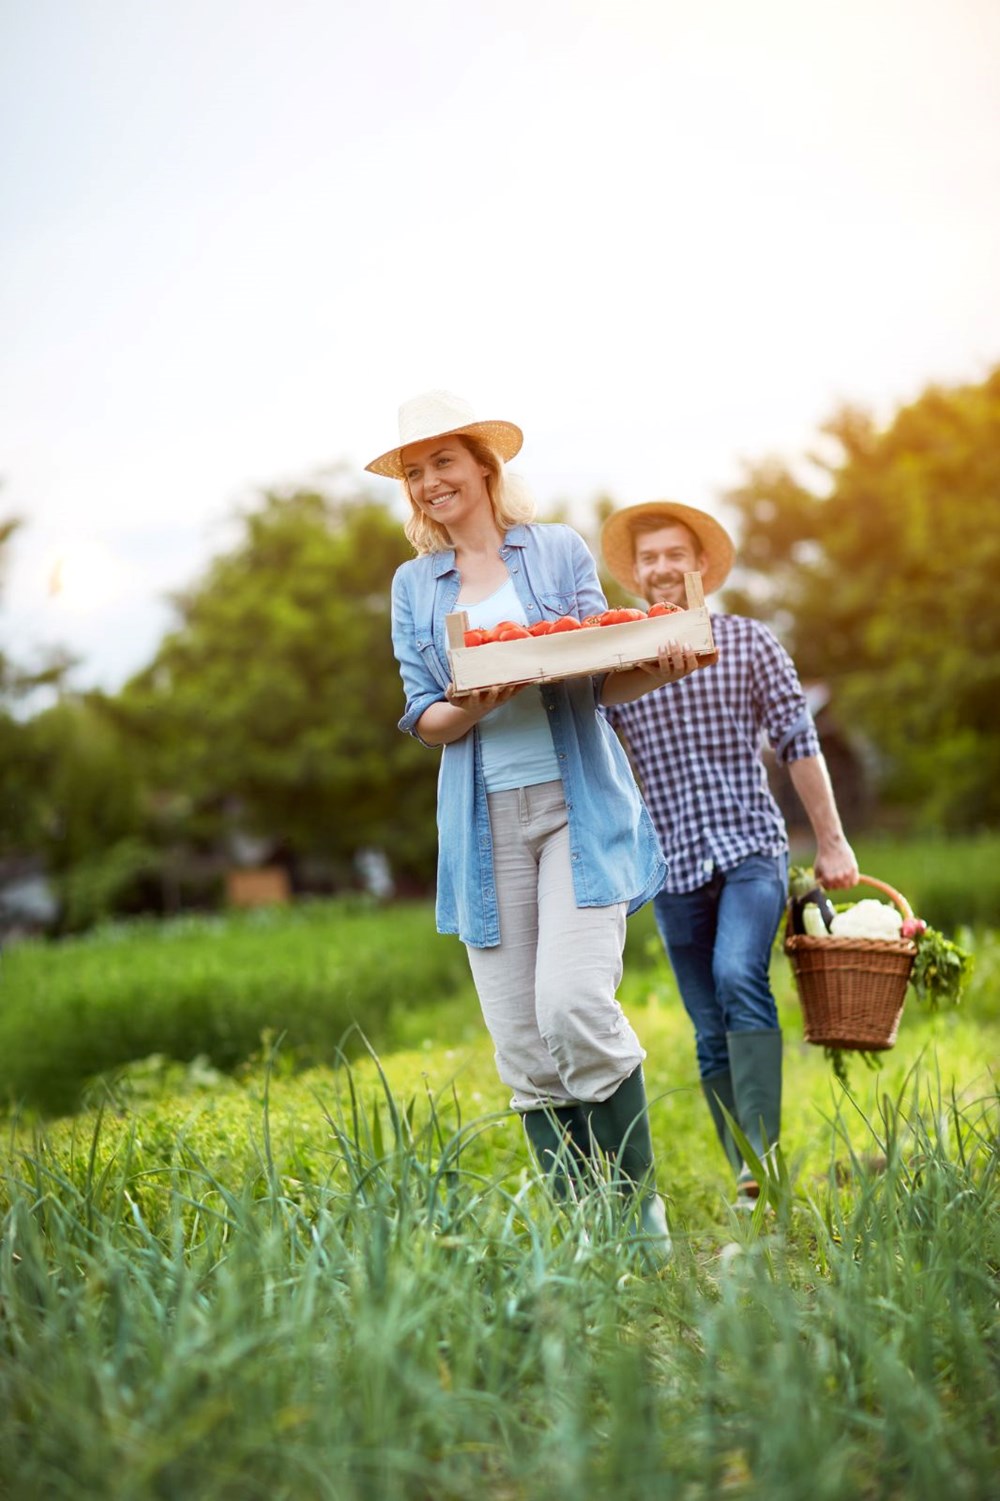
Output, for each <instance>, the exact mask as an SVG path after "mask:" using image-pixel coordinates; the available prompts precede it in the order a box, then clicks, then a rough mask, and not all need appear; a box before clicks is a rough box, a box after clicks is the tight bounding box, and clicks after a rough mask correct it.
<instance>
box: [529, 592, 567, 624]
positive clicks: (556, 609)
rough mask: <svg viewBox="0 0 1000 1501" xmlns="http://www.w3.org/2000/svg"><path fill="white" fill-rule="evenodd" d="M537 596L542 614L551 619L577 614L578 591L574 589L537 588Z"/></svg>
mask: <svg viewBox="0 0 1000 1501" xmlns="http://www.w3.org/2000/svg"><path fill="white" fill-rule="evenodd" d="M535 597H536V599H537V600H538V603H539V605H540V607H541V610H542V614H543V615H545V616H547V617H549V618H550V619H551V618H558V617H559V616H560V615H575V614H576V591H575V590H573V589H537V590H536V591H535Z"/></svg>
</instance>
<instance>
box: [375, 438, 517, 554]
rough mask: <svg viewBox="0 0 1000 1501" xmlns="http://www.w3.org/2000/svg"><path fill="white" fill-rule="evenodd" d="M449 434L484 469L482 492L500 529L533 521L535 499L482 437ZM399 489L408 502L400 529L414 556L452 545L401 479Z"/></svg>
mask: <svg viewBox="0 0 1000 1501" xmlns="http://www.w3.org/2000/svg"><path fill="white" fill-rule="evenodd" d="M453 436H454V437H455V439H456V441H457V442H459V443H461V444H462V445H463V447H465V448H467V449H468V451H469V453H471V455H472V457H473V458H474V459H475V461H476V463H477V464H481V465H482V466H483V468H484V469H485V470H486V493H487V495H488V496H489V498H490V505H491V506H492V508H493V516H494V519H495V521H496V524H497V526H498V527H499V529H500V531H501V532H506V531H509V530H510V528H511V527H512V526H517V525H518V524H519V523H520V522H524V521H533V520H534V518H535V502H534V501H533V500H532V498H531V496H530V495H529V494H528V491H527V489H526V488H525V487H524V485H523V484H522V483H521V481H520V480H518V479H516V478H515V477H514V476H513V475H511V474H507V473H506V471H505V470H504V467H503V460H502V459H501V457H500V455H499V454H498V453H495V452H494V451H493V449H492V448H490V446H489V444H488V443H484V442H483V440H482V438H475V437H473V436H472V434H471V433H455V434H454V435H453ZM402 491H403V494H404V496H405V497H406V499H407V500H408V501H409V503H410V515H409V518H408V519H407V521H406V523H405V524H404V526H403V531H404V532H405V533H406V536H407V539H408V541H409V542H410V544H411V546H412V547H413V550H414V552H415V553H416V554H417V555H418V556H421V555H422V554H424V553H429V552H448V551H449V549H450V548H451V547H452V546H453V545H454V544H453V543H452V540H451V538H450V537H449V535H448V529H447V527H445V526H443V525H442V524H441V522H440V521H435V520H434V518H433V516H427V515H425V514H424V512H423V511H422V510H421V509H420V507H419V506H418V505H416V504H415V502H414V499H413V496H412V495H411V494H410V487H409V485H408V484H407V482H406V480H405V479H404V480H403V481H402Z"/></svg>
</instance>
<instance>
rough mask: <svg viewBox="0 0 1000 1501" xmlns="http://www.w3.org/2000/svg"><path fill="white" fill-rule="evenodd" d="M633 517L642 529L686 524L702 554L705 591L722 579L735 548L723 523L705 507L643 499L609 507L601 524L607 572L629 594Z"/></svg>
mask: <svg viewBox="0 0 1000 1501" xmlns="http://www.w3.org/2000/svg"><path fill="white" fill-rule="evenodd" d="M637 521H641V522H642V531H644V532H645V531H656V529H657V526H670V525H672V524H674V523H676V522H680V523H681V524H682V525H683V526H686V527H688V528H689V529H690V530H691V531H692V532H693V533H694V535H695V537H696V538H697V541H698V546H699V550H700V551H701V552H702V553H704V555H705V566H704V568H703V569H702V571H701V581H702V587H703V588H704V590H705V593H706V594H711V593H712V591H713V590H714V589H718V588H720V587H721V586H722V584H724V583H725V581H726V577H727V575H728V573H729V570H730V569H731V568H732V566H733V561H734V559H735V557H736V549H735V547H734V546H733V543H732V539H731V537H730V535H729V533H728V532H727V531H726V529H725V527H723V526H720V525H719V523H718V522H717V521H716V520H715V518H714V517H712V516H710V515H709V514H708V512H707V511H699V510H697V509H696V508H695V507H694V506H682V505H680V504H679V503H678V502H677V501H674V500H646V501H643V502H642V504H641V505H637V506H625V507H623V509H622V510H620V511H613V512H612V513H611V515H610V516H609V517H608V519H607V521H606V522H605V523H604V526H603V527H602V528H601V548H602V550H603V552H604V561H605V562H606V563H607V565H608V571H609V573H611V574H612V575H613V576H614V578H615V579H617V581H618V583H619V584H621V586H622V588H623V589H628V590H629V592H630V593H631V594H635V593H637V592H638V590H637V585H636V580H635V539H636V536H637V530H636V525H635V524H636V522H637Z"/></svg>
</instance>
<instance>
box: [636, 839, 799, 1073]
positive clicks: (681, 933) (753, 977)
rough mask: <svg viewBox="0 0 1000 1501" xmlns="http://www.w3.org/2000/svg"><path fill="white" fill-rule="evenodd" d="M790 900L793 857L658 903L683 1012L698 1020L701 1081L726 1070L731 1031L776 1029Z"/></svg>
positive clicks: (768, 858)
mask: <svg viewBox="0 0 1000 1501" xmlns="http://www.w3.org/2000/svg"><path fill="white" fill-rule="evenodd" d="M787 896H788V856H787V855H750V856H749V857H748V858H747V859H746V860H741V861H740V863H739V865H734V866H733V868H732V870H725V871H721V870H719V871H716V872H715V874H714V875H713V877H712V879H711V880H710V881H709V882H707V884H706V885H704V886H699V887H698V889H697V890H696V891H685V892H682V893H681V894H679V895H677V894H675V893H672V892H668V891H661V892H660V894H659V896H657V897H656V898H655V899H654V901H653V909H654V911H655V913H656V925H657V927H658V928H659V930H660V937H661V938H662V939H663V942H664V946H665V947H666V950H667V954H668V956H669V958H670V963H671V965H672V967H673V971H674V975H675V976H676V978H677V984H678V987H679V989H680V993H681V999H682V1001H683V1002H684V1006H685V1009H686V1011H687V1013H688V1015H689V1016H690V1018H691V1020H692V1022H693V1023H694V1031H695V1045H696V1049H697V1054H698V1071H699V1074H700V1076H701V1078H703V1079H707V1078H709V1077H710V1076H711V1075H712V1074H718V1073H722V1072H723V1071H724V1070H726V1069H728V1068H729V1052H728V1048H727V1046H726V1033H727V1032H765V1031H769V1030H771V1029H773V1028H775V1027H777V1025H778V1010H777V1007H776V1005H775V1001H774V995H773V993H772V991H771V981H770V977H769V974H768V970H769V966H770V961H771V947H772V945H773V943H774V939H775V935H776V934H777V931H778V924H779V923H780V922H781V917H782V913H783V912H784V909H785V902H786V900H787Z"/></svg>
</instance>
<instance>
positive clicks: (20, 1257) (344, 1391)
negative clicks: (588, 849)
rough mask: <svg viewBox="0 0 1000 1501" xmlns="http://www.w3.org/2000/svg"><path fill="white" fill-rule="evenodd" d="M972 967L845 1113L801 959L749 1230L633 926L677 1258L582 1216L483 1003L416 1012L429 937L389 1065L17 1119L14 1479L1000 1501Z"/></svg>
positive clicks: (349, 1066) (285, 1073)
mask: <svg viewBox="0 0 1000 1501" xmlns="http://www.w3.org/2000/svg"><path fill="white" fill-rule="evenodd" d="M877 873H878V874H880V875H882V874H884V872H883V871H879V872H877ZM887 878H889V879H892V877H891V876H889V877H887ZM393 920H394V919H393V915H392V914H383V915H382V921H383V923H385V924H387V925H389V924H391V923H392V922H393ZM315 921H317V922H320V919H319V917H318V915H317V916H315ZM419 921H420V917H419V914H418V913H414V914H413V916H412V922H413V924H414V926H413V927H411V928H409V929H407V932H408V934H410V935H411V937H410V939H409V941H411V942H413V943H414V944H415V948H416V949H419V947H420V943H419V940H418V939H414V938H413V937H412V935H413V934H414V933H415V932H416V931H417V930H418V928H419ZM423 921H424V923H425V925H429V924H430V917H429V914H428V913H426V912H425V913H424V914H423ZM279 926H280V924H279ZM320 926H321V927H322V923H320ZM348 926H349V925H348ZM292 931H293V933H297V935H298V936H297V938H293V939H290V940H286V939H283V940H282V942H284V943H285V944H286V947H285V948H284V949H282V952H283V953H285V954H286V955H290V954H292V953H293V951H295V950H296V948H297V951H298V952H299V953H300V954H302V953H303V952H304V947H303V946H304V942H305V940H304V938H303V930H302V929H301V928H300V929H295V928H294V924H293V927H292ZM338 932H339V934H340V941H341V943H342V944H346V943H347V938H348V935H347V930H346V928H345V926H344V921H343V914H341V921H340V922H339V924H338ZM398 933H399V930H398V927H397V929H396V940H397V944H396V946H397V949H398ZM428 934H429V927H428ZM429 939H430V943H431V944H432V945H433V944H434V943H436V942H438V940H435V939H434V938H433V936H432V935H430V934H429ZM144 941H145V940H144ZM971 941H973V938H971V937H970V942H971ZM118 942H119V944H120V945H124V946H125V949H126V950H127V943H128V937H127V935H125V936H121V935H120V936H119V939H118ZM352 942H353V943H354V945H355V946H357V945H359V944H362V943H365V944H368V945H373V946H374V952H373V953H367V952H366V953H364V954H362V955H361V956H360V958H361V962H360V965H359V968H360V969H361V971H363V972H366V973H369V972H370V973H375V972H377V968H378V965H377V957H378V952H379V950H380V949H386V948H389V947H391V944H392V942H393V937H392V934H390V933H389V932H388V930H387V928H383V927H382V926H380V923H379V922H378V921H375V920H374V919H369V918H368V917H367V916H366V917H365V921H364V923H363V924H362V925H361V926H360V927H358V928H356V929H354V930H353V939H352ZM974 946H975V949H976V973H975V976H974V980H973V984H972V987H971V988H970V991H969V993H968V995H967V997H966V999H965V1002H964V1003H963V1005H962V1006H961V1007H960V1008H958V1010H956V1011H952V1012H948V1013H944V1012H939V1013H933V1012H926V1011H922V1010H921V1009H920V1008H919V1007H917V1006H916V1005H915V1004H914V1003H913V1002H910V1003H908V1006H907V1010H906V1013H905V1015H904V1019H903V1023H902V1026H901V1029H900V1037H899V1042H898V1045H897V1047H896V1048H895V1049H894V1050H892V1051H891V1052H890V1053H889V1054H887V1055H885V1058H884V1061H883V1066H882V1068H881V1069H880V1070H878V1071H877V1072H872V1071H870V1070H868V1069H867V1068H865V1067H864V1066H863V1065H862V1064H861V1063H860V1062H859V1061H858V1060H856V1059H855V1060H854V1061H853V1065H852V1067H851V1069H850V1082H851V1092H850V1093H849V1094H845V1092H844V1090H843V1089H842V1088H841V1086H840V1084H839V1083H838V1082H837V1081H836V1079H835V1078H834V1076H833V1074H832V1071H831V1068H830V1066H829V1063H828V1062H827V1061H826V1060H825V1059H824V1057H823V1055H822V1052H821V1051H820V1050H818V1049H815V1048H810V1047H808V1046H806V1045H805V1044H804V1043H802V1041H801V1021H800V1018H799V1016H798V1013H797V1004H796V1001H795V998H794V995H793V991H792V985H791V979H790V975H789V973H788V969H787V965H786V963H785V961H784V959H783V957H781V956H780V955H776V958H775V969H774V973H775V978H776V984H777V988H778V993H779V997H780V1006H781V1015H782V1024H783V1026H784V1029H785V1034H786V1102H785V1120H784V1131H783V1148H784V1157H785V1162H786V1166H787V1179H786V1180H785V1182H784V1184H783V1186H782V1187H781V1189H780V1191H778V1192H777V1193H776V1195H775V1204H774V1207H773V1209H772V1210H770V1211H769V1212H767V1213H764V1212H759V1213H758V1215H757V1216H756V1217H755V1218H754V1219H753V1220H752V1221H749V1222H748V1221H746V1220H745V1219H740V1218H737V1217H736V1216H734V1215H733V1213H732V1212H731V1210H730V1209H729V1207H728V1202H729V1198H730V1185H729V1183H728V1181H727V1176H726V1173H725V1172H724V1164H723V1161H722V1158H721V1154H720V1153H719V1151H718V1149H717V1147H716V1145H715V1143H714V1137H713V1135H712V1132H711V1127H710V1123H709V1121H708V1116H707V1112H706V1111H705V1108H704V1106H703V1104H702V1102H701V1098H700V1092H699V1089H698V1086H697V1081H696V1074H695V1068H694V1059H693V1050H692V1045H691V1039H690V1035H689V1028H688V1024H687V1021H686V1019H685V1017H684V1016H683V1014H682V1011H681V1008H680V1005H679V1002H678V1000H677V996H676V991H675V989H674V986H673V982H672V979H671V977H670V975H669V971H668V970H667V968H666V966H665V964H663V963H662V961H661V960H660V959H659V956H658V951H657V949H656V946H655V939H654V937H653V935H652V934H651V930H650V928H649V927H648V926H647V925H646V923H645V921H643V922H639V923H636V924H635V925H634V926H633V929H632V931H631V933H630V952H631V960H630V962H629V963H628V965H627V973H626V981H625V984H624V986H623V990H622V1000H623V1004H624V1005H625V1008H626V1010H627V1011H628V1012H629V1014H630V1016H631V1017H632V1019H633V1021H634V1022H635V1024H636V1027H637V1030H638V1031H639V1033H640V1036H641V1037H642V1039H643V1041H644V1043H645V1046H646V1048H647V1052H648V1058H647V1064H646V1072H647V1082H648V1088H649V1093H650V1096H651V1098H652V1100H653V1105H652V1122H653V1134H654V1144H655V1147H656V1151H657V1158H658V1171H659V1182H660V1187H661V1189H662V1190H663V1191H664V1192H665V1194H666V1195H667V1197H668V1202H669V1209H670V1217H671V1222H672V1227H673V1230H674V1235H675V1245H676V1253H675V1258H674V1262H673V1264H672V1265H671V1267H669V1268H668V1269H667V1270H666V1271H665V1272H664V1273H662V1274H660V1275H659V1276H652V1275H650V1274H649V1273H648V1272H647V1271H646V1269H645V1267H644V1264H643V1262H642V1260H641V1256H640V1255H639V1253H638V1251H637V1249H636V1247H635V1246H634V1245H631V1244H629V1242H628V1241H627V1240H625V1239H623V1237H622V1233H621V1230H620V1226H619V1223H618V1219H617V1214H616V1205H615V1202H614V1201H613V1199H610V1198H609V1196H608V1195H607V1194H605V1193H602V1192H601V1191H600V1189H596V1190H595V1191H594V1192H593V1193H592V1194H591V1195H590V1196H589V1197H587V1198H585V1199H584V1200H583V1202H581V1203H580V1204H579V1205H577V1206H574V1207H573V1208H572V1209H571V1210H570V1211H565V1210H557V1209H555V1208H554V1207H553V1206H552V1204H551V1203H550V1201H549V1198H548V1196H547V1193H546V1191H545V1188H544V1185H543V1184H542V1183H541V1182H539V1181H538V1180H537V1178H536V1175H535V1173H534V1170H533V1166H532V1163H531V1160H530V1158H529V1156H528V1153H527V1151H526V1148H525V1145H524V1142H523V1138H522V1136H521V1132H520V1129H519V1127H518V1123H517V1122H516V1121H515V1120H514V1119H512V1117H511V1116H510V1114H509V1112H508V1111H507V1108H506V1103H507V1102H506V1096H505V1091H504V1089H503V1087H502V1086H501V1085H500V1084H499V1082H498V1081H497V1079H496V1076H495V1072H494V1069H493V1063H492V1057H491V1050H490V1046H489V1043H488V1039H487V1038H486V1036H485V1034H484V1031H483V1028H482V1023H481V1021H480V1019H479V1016H478V1010H477V1008H476V1003H475V1000H474V997H473V995H472V992H471V988H470V987H469V986H468V984H467V983H463V984H456V986H455V987H454V988H453V989H450V990H449V989H447V988H446V989H445V990H444V992H443V993H441V992H438V991H437V990H435V991H434V992H433V993H432V994H431V995H430V996H428V995H426V994H421V992H420V987H419V984H418V983H417V979H416V977H417V975H418V973H419V955H416V956H415V957H414V960H413V963H412V965H411V966H410V973H411V979H412V981H413V983H412V984H411V987H410V993H409V997H408V999H405V1001H404V1003H403V1004H397V1005H395V1006H394V1008H393V1020H392V1027H391V1038H392V1045H391V1047H383V1046H381V1045H380V1047H379V1049H378V1053H377V1055H376V1054H375V1053H374V1052H372V1053H368V1052H366V1051H365V1049H364V1047H363V1044H362V1043H361V1042H360V1039H359V1038H357V1036H355V1038H354V1041H353V1045H352V1046H351V1048H350V1049H349V1050H347V1051H345V1055H344V1058H343V1061H342V1062H341V1063H340V1065H339V1066H338V1065H337V1064H336V1063H334V1064H329V1065H322V1066H316V1065H313V1066H309V1067H303V1066H302V1062H303V1059H302V1058H301V1057H300V1056H297V1055H296V1054H295V1053H294V1051H293V1050H291V1049H288V1050H286V1049H284V1048H283V1046H282V1045H281V1044H280V1043H277V1045H275V1041H273V1040H272V1041H268V1040H267V1039H265V1040H264V1042H263V1044H261V1043H260V1041H259V1040H258V1046H257V1050H256V1051H257V1056H256V1057H251V1058H249V1059H248V1060H247V1061H246V1062H245V1063H244V1064H242V1065H234V1066H233V1067H231V1068H230V1069H228V1070H227V1071H225V1072H223V1071H222V1070H221V1069H220V1068H219V1067H218V1064H217V1063H215V1062H212V1061H211V1060H209V1059H208V1058H206V1057H201V1058H194V1059H192V1058H190V1057H188V1058H186V1059H183V1060H181V1059H176V1058H175V1059H173V1060H171V1059H170V1058H169V1057H168V1056H167V1055H166V1054H163V1053H160V1054H158V1055H154V1056H148V1057H145V1058H141V1059H138V1060H135V1061H133V1062H132V1063H130V1064H127V1065H124V1066H120V1067H118V1068H116V1069H115V1070H113V1071H112V1072H111V1073H110V1074H106V1075H104V1076H102V1077H101V1078H100V1079H98V1080H95V1081H93V1082H91V1084H90V1085H89V1086H88V1090H87V1093H86V1098H85V1104H84V1107H83V1108H82V1109H80V1110H79V1111H77V1112H76V1113H75V1114H72V1115H68V1116H66V1117H64V1118H62V1119H57V1120H50V1121H48V1122H46V1123H41V1122H38V1121H36V1122H34V1123H32V1121H31V1120H30V1119H28V1118H27V1117H25V1116H21V1117H17V1116H12V1117H11V1118H10V1120H9V1122H8V1125H7V1128H6V1151H5V1164H4V1172H3V1177H2V1181H0V1200H2V1204H3V1211H4V1219H3V1236H2V1241H0V1495H10V1496H12V1497H17V1498H18V1501H20V1498H22V1497H24V1498H33V1497H36V1496H37V1497H45V1498H49V1497H52V1498H66V1501H69V1498H73V1501H76V1498H83V1497H88V1498H89V1497H92V1496H95V1495H100V1496H101V1497H107V1498H109V1501H145V1498H146V1497H149V1498H160V1497H174V1496H177V1497H181V1496H183V1497H186V1498H187V1497H191V1498H195V1501H201V1498H205V1501H209V1498H211V1501H219V1498H222V1501H228V1498H233V1501H237V1498H240V1501H242V1498H256V1497H262V1498H263V1497H267V1498H278V1501H284V1498H289V1501H290V1498H293V1497H294V1498H296V1501H301V1498H312V1497H316V1498H323V1501H326V1498H330V1501H354V1498H368V1497H378V1498H386V1501H396V1498H400V1501H410V1498H428V1501H430V1498H434V1501H438V1498H456V1501H459V1498H461V1501H465V1498H468V1497H472V1496H481V1497H482V1498H483V1501H535V1498H546V1501H548V1498H555V1501H563V1498H565V1501H569V1498H574V1501H577V1498H580V1497H588V1498H589V1497H600V1496H604V1495H606V1494H613V1495H615V1496H616V1497H617V1498H621V1501H631V1498H639V1497H643V1498H647V1497H649V1496H651V1495H655V1496H657V1497H660V1496H663V1497H667V1498H671V1497H678V1498H685V1501H701V1498H705V1501H709V1498H714V1497H717V1496H725V1497H735V1498H741V1497H766V1498H768V1501H772V1498H774V1501H801V1498H802V1497H803V1496H809V1497H810V1498H816V1501H841V1498H843V1501H848V1498H850V1501H855V1498H858V1497H860V1498H872V1501H875V1498H883V1497H887V1498H893V1501H896V1498H898V1501H910V1498H918V1501H922V1498H924V1497H926V1498H928V1501H930V1498H932V1497H933V1498H934V1501H937V1498H938V1497H939V1495H940V1494H941V1492H942V1491H945V1492H946V1493H947V1494H948V1496H949V1498H950V1501H979V1498H986V1497H991V1496H993V1495H995V1493H996V1479H995V1477H996V1473H997V1469H998V1460H1000V1435H998V1432H997V1403H996V1392H997V1390H998V1378H1000V1329H998V1319H997V1308H998V1297H1000V1195H998V1192H997V1189H998V1173H1000V1161H998V1158H1000V1113H998V1105H1000V1100H998V1094H997V1084H996V1081H997V1078H998V1077H1000V939H998V936H997V934H996V933H995V932H994V931H992V930H989V929H986V928H982V929H980V930H977V932H976V933H975V935H974ZM67 952H69V953H72V952H73V950H72V949H70V950H67ZM289 962H291V960H289ZM303 963H306V960H305V959H303ZM126 967H127V966H126ZM60 983H63V982H60ZM436 984H437V982H435V985H436ZM323 1004H327V1003H326V1002H324V1003H323ZM331 1014H332V1013H331ZM337 1014H338V1015H339V1013H337ZM310 1025H311V1026H312V1025H314V1023H313V1022H311V1023H310ZM385 1035H386V1036H388V1035H390V1034H389V1032H387V1033H386V1034H385ZM56 1041H57V1039H54V1044H55V1042H56ZM60 1045H61V1043H60ZM41 1046H42V1042H41V1041H40V1042H39V1047H41ZM61 1056H64V1057H65V1052H63V1054H62V1055H61Z"/></svg>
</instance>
